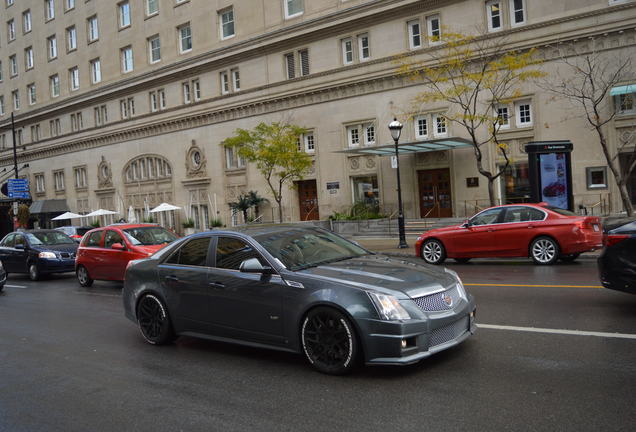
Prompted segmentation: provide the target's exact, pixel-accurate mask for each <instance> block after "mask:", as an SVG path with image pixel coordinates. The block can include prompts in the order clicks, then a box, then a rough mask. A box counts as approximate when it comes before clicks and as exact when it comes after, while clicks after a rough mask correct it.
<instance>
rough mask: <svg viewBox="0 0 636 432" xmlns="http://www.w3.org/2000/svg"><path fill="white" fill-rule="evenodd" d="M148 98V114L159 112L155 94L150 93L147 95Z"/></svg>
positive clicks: (154, 92) (153, 92)
mask: <svg viewBox="0 0 636 432" xmlns="http://www.w3.org/2000/svg"><path fill="white" fill-rule="evenodd" d="M148 97H149V98H150V112H155V111H158V110H159V100H158V99H157V92H156V91H151V92H150V93H148Z"/></svg>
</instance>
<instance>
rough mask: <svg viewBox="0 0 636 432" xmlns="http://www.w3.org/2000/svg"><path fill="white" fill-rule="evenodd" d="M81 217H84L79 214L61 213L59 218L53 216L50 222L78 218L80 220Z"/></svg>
mask: <svg viewBox="0 0 636 432" xmlns="http://www.w3.org/2000/svg"><path fill="white" fill-rule="evenodd" d="M82 217H84V216H82V215H81V214H77V213H72V212H66V213H63V214H61V215H59V216H55V217H54V218H53V219H51V220H65V219H79V218H82Z"/></svg>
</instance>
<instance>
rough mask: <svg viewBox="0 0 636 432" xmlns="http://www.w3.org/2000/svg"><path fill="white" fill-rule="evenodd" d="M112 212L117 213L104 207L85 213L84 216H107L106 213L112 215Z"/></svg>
mask: <svg viewBox="0 0 636 432" xmlns="http://www.w3.org/2000/svg"><path fill="white" fill-rule="evenodd" d="M112 214H117V212H115V211H112V210H104V209H97V210H95V211H93V212H90V213H89V214H87V215H84V216H82V217H91V216H106V215H112Z"/></svg>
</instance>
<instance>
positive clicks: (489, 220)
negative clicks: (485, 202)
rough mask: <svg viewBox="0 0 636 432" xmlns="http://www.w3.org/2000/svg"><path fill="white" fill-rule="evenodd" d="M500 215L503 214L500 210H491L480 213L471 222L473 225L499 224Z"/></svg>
mask: <svg viewBox="0 0 636 432" xmlns="http://www.w3.org/2000/svg"><path fill="white" fill-rule="evenodd" d="M499 213H501V209H500V208H496V209H490V210H486V211H483V212H481V213H479V214H478V215H477V216H475V217H474V218H472V219H471V220H470V224H471V225H490V224H494V223H497V219H498V218H499Z"/></svg>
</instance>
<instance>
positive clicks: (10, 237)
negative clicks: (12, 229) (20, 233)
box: [0, 234, 15, 247]
mask: <svg viewBox="0 0 636 432" xmlns="http://www.w3.org/2000/svg"><path fill="white" fill-rule="evenodd" d="M14 236H15V234H9V235H8V236H6V237H5V238H4V239H2V243H0V245H2V246H6V247H13V237H14Z"/></svg>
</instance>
